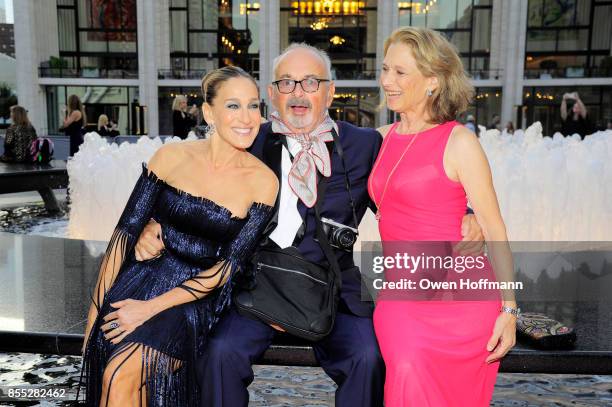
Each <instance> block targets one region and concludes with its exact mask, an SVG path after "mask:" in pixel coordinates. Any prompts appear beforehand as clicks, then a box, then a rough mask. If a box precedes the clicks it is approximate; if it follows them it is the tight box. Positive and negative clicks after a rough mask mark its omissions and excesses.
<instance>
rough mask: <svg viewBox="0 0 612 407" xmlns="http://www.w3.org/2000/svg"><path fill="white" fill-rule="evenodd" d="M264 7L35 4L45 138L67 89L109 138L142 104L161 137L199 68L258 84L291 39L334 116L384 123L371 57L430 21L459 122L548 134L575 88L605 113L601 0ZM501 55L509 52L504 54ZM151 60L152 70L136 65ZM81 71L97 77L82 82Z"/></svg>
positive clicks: (609, 12) (611, 14) (221, 1)
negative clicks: (303, 48) (457, 77)
mask: <svg viewBox="0 0 612 407" xmlns="http://www.w3.org/2000/svg"><path fill="white" fill-rule="evenodd" d="M24 1H25V2H33V1H34V0H24ZM275 4H276V5H277V6H276V7H277V8H276V9H271V8H270V3H269V2H263V1H260V2H256V1H250V0H242V1H236V0H162V1H139V0H55V2H54V3H53V4H52V5H50V6H49V7H51V8H52V9H53V11H54V12H55V13H47V14H54V15H49V16H47V17H45V18H47V19H48V20H49V27H57V38H52V39H51V42H53V41H56V43H57V45H56V46H51V47H50V49H52V50H53V51H49V52H48V55H47V54H44V55H38V54H36V55H35V57H36V58H34V59H33V64H34V66H36V65H37V64H38V67H39V82H40V83H38V84H37V83H34V84H33V85H32V86H35V87H36V86H38V87H42V89H43V90H44V94H45V96H44V98H45V105H44V106H45V107H46V110H47V111H46V115H44V114H42V115H34V116H36V117H38V116H42V117H44V119H43V120H44V124H42V125H41V124H38V125H39V126H40V127H42V128H45V127H46V128H48V132H49V133H50V134H55V133H56V132H57V129H58V127H59V125H58V120H59V110H58V109H60V108H61V106H62V105H63V104H65V100H66V97H67V96H68V95H69V94H70V93H71V92H74V93H77V94H79V95H80V96H82V97H83V99H84V102H85V104H86V106H87V109H88V116H89V120H90V124H92V125H93V123H94V122H95V121H96V120H97V116H98V115H99V114H101V113H105V114H107V115H108V116H109V117H111V118H113V119H115V120H117V121H118V122H119V123H120V131H121V132H122V134H129V133H131V132H132V131H133V129H134V123H133V122H134V120H133V114H132V113H131V112H133V111H134V109H136V108H138V107H139V106H141V105H143V106H145V105H148V106H147V109H148V111H149V112H152V114H151V115H149V117H148V119H149V120H151V121H153V122H154V123H155V125H154V126H152V127H153V128H154V132H159V134H161V135H166V134H171V133H172V129H171V113H172V112H171V105H172V100H173V98H174V97H175V96H176V95H178V94H182V95H186V96H187V97H188V100H189V104H190V105H191V104H196V105H200V104H201V103H202V100H201V95H200V90H199V82H200V80H201V78H202V76H203V75H204V74H205V73H206V72H208V71H210V70H212V69H215V68H218V67H221V66H226V65H238V66H241V67H243V68H244V69H245V70H247V71H248V72H250V73H252V74H253V75H254V76H255V77H256V78H260V77H261V78H262V80H265V81H269V80H271V77H270V72H269V71H271V64H272V61H273V59H274V57H276V56H277V55H278V54H279V53H280V52H281V51H282V50H283V49H284V48H285V47H286V46H287V45H289V44H290V43H292V42H306V43H308V44H311V45H313V46H316V47H318V48H321V49H323V50H325V51H326V52H327V53H328V54H329V56H330V58H331V60H332V76H333V78H334V79H335V80H336V89H337V95H336V97H335V98H334V101H333V104H332V107H331V108H330V114H331V115H332V116H333V117H334V118H337V119H340V120H346V121H349V122H352V123H355V124H358V125H364V126H373V127H374V126H379V125H384V124H386V123H387V122H388V120H390V119H392V118H393V117H392V116H393V115H391V114H389V112H385V110H384V108H383V110H381V109H380V108H379V104H380V94H379V89H378V85H377V82H376V80H377V78H378V74H379V67H378V65H377V64H380V62H381V60H382V55H379V54H378V53H379V52H381V49H382V43H383V42H384V39H385V38H386V36H388V35H389V34H390V33H391V32H392V31H393V30H394V29H395V28H398V27H401V26H416V27H428V28H432V29H435V30H437V31H439V32H441V33H443V34H444V35H445V36H446V37H447V38H448V39H449V40H450V41H451V42H452V43H453V44H454V45H455V46H456V48H457V50H458V51H459V53H460V57H461V59H462V61H463V64H464V67H465V69H466V71H467V72H468V73H469V75H470V77H471V79H472V81H473V84H474V86H475V88H476V96H475V99H474V101H473V103H472V105H471V106H470V108H469V110H468V111H467V112H466V113H465V114H464V115H462V116H461V117H460V118H459V119H460V120H462V119H464V118H465V117H466V115H467V114H472V115H474V116H475V117H476V120H477V122H478V123H479V124H482V125H487V124H488V123H489V122H490V121H491V119H492V117H493V115H495V114H498V115H500V116H503V117H502V119H503V121H504V123H502V125H505V123H506V122H507V121H508V120H512V121H513V122H514V125H515V127H525V126H527V125H530V124H531V123H532V122H533V121H536V120H540V121H542V123H543V126H544V134H546V135H552V134H553V132H554V131H556V130H557V129H559V128H560V115H559V104H560V97H561V96H562V94H563V93H565V92H568V91H570V92H574V91H577V92H578V93H579V94H580V95H581V97H583V100H584V101H585V104H586V106H587V108H588V110H589V118H590V120H591V121H592V122H593V123H594V125H596V126H598V127H604V126H605V124H606V122H607V120H609V119H610V118H612V111H611V109H612V107H611V101H610V96H609V92H610V90H611V88H612V24H610V23H609V22H610V21H612V1H611V0H563V1H561V0H513V3H512V5H510V4H509V3H508V2H506V1H504V0H419V1H386V0H385V1H383V0H378V1H377V0H363V1H353V0H325V1H302V0H279V1H278V2H275ZM138 5H140V6H141V7H144V8H145V9H144V10H138ZM37 18H40V17H37ZM150 18H154V19H155V20H154V21H153V22H151V21H148V19H150ZM55 19H56V21H51V20H55ZM142 19H144V20H142ZM19 23H20V22H19V21H16V24H19ZM151 27H152V28H151ZM139 32H140V33H141V34H140V35H141V37H142V38H140V37H139ZM144 32H146V33H147V34H145V35H143V34H142V33H144ZM151 33H153V35H151ZM511 39H514V40H515V41H514V42H519V44H518V45H515V44H514V43H512V41H510V40H511ZM516 39H519V41H516ZM44 40H45V41H48V39H44ZM511 43H512V45H508V44H511ZM51 45H53V44H51ZM38 48H39V49H38V50H37V51H36V52H39V53H44V52H45V51H44V50H43V49H42V47H38ZM55 50H57V51H55ZM510 50H512V51H513V52H516V56H513V57H508V56H507V55H508V53H509V52H510ZM152 58H154V59H155V69H154V70H151V69H149V71H150V72H146V71H147V69H146V68H148V66H147V67H139V63H144V61H146V62H147V63H149V61H151V60H152ZM40 61H42V63H41V62H40ZM260 66H263V67H264V68H263V69H266V72H265V73H263V74H262V72H261V69H262V68H260ZM139 68H140V70H139ZM145 72H146V73H145ZM143 75H145V76H144V77H143ZM146 75H148V76H146ZM153 75H154V76H153ZM64 78H65V80H63V79H64ZM92 79H96V80H97V81H98V82H96V83H95V84H94V85H95V86H92V82H91V80H92ZM265 88H266V84H264V83H261V84H260V90H262V99H266V98H267V95H266V94H265ZM30 94H32V95H35V94H36V92H30ZM537 95H540V97H539V98H538V96H537ZM139 96H141V97H143V98H145V99H141V98H140V97H139ZM264 110H265V111H267V112H270V111H271V110H272V108H271V107H270V106H269V105H266V109H264ZM140 127H142V126H140Z"/></svg>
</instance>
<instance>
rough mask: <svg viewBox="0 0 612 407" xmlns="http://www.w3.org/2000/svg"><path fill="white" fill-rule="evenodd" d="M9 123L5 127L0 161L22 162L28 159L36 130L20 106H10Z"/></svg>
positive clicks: (25, 111)
mask: <svg viewBox="0 0 612 407" xmlns="http://www.w3.org/2000/svg"><path fill="white" fill-rule="evenodd" d="M11 123H12V124H11V125H10V127H9V128H8V129H6V137H5V139H4V154H3V155H2V156H1V157H0V161H3V162H14V163H23V162H28V161H30V146H31V145H32V142H33V141H34V140H36V130H35V129H34V126H32V124H31V123H30V120H29V119H28V111H27V110H25V109H24V108H23V107H21V106H17V105H15V106H12V107H11Z"/></svg>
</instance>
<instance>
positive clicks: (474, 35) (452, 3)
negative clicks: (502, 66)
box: [398, 0, 497, 79]
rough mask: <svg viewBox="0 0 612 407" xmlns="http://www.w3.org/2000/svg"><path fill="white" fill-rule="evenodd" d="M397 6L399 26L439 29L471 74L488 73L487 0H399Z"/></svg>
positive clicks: (489, 6) (489, 12) (485, 75)
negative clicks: (409, 0) (402, 0)
mask: <svg viewBox="0 0 612 407" xmlns="http://www.w3.org/2000/svg"><path fill="white" fill-rule="evenodd" d="M398 8H399V26H400V27H402V26H413V27H426V28H431V29H433V30H436V31H439V32H441V33H443V34H444V35H446V37H447V38H448V39H449V41H451V42H452V43H453V44H454V45H455V47H456V48H457V50H458V51H459V54H460V55H461V60H462V61H463V65H464V67H465V69H466V70H467V71H468V72H470V73H471V74H472V76H473V77H474V78H477V79H481V78H482V79H485V78H488V77H489V74H490V72H489V68H490V64H489V60H490V50H491V19H492V3H491V0H438V1H425V2H420V1H412V2H401V1H400V2H398ZM495 75H497V73H495Z"/></svg>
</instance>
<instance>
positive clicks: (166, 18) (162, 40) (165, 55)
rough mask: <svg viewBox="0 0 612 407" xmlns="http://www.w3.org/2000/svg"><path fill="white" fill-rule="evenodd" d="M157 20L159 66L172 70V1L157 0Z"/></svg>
mask: <svg viewBox="0 0 612 407" xmlns="http://www.w3.org/2000/svg"><path fill="white" fill-rule="evenodd" d="M155 4H156V5H157V17H156V18H157V19H156V21H155V31H156V35H157V37H156V41H157V46H156V47H155V48H156V50H157V66H158V68H159V69H170V0H156V1H155Z"/></svg>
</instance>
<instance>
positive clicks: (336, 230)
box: [321, 218, 359, 252]
mask: <svg viewBox="0 0 612 407" xmlns="http://www.w3.org/2000/svg"><path fill="white" fill-rule="evenodd" d="M321 223H322V225H323V232H325V234H326V235H327V239H328V240H329V244H330V245H331V246H332V247H335V248H337V249H342V250H346V251H347V252H350V251H351V249H352V248H353V245H354V244H355V242H356V241H357V236H359V231H358V230H357V229H355V228H352V227H350V226H346V225H343V224H342V223H338V222H336V221H333V220H331V219H327V218H321Z"/></svg>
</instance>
